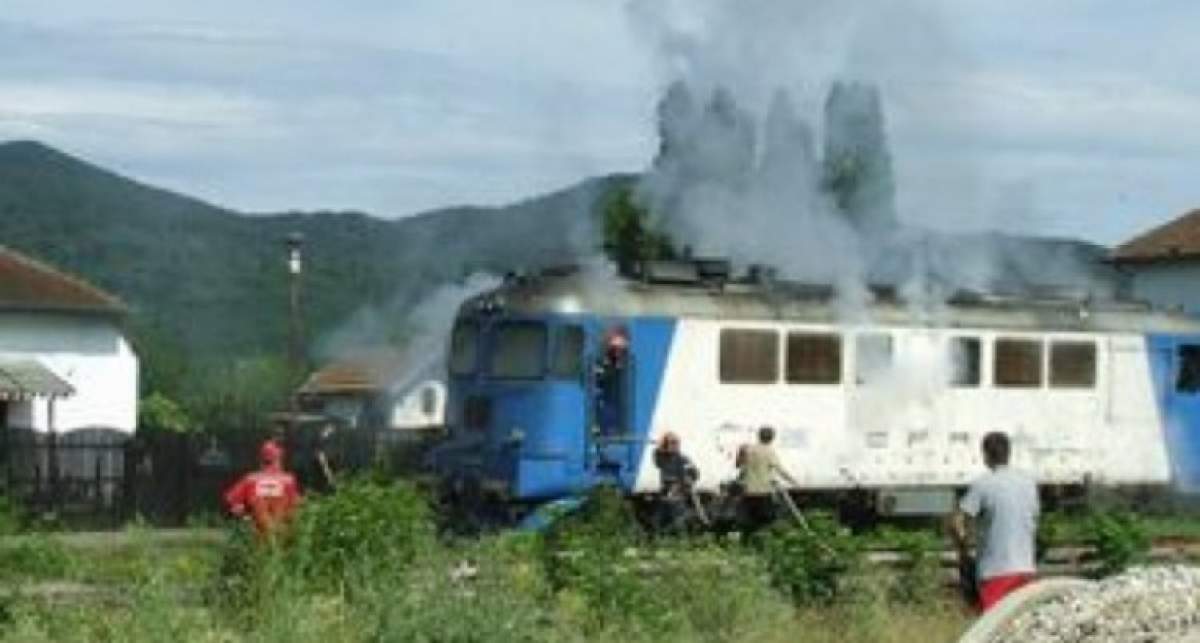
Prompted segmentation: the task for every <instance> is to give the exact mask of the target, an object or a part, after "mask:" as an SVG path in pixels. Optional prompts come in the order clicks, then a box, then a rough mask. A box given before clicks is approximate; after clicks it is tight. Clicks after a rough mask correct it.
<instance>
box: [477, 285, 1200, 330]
mask: <svg viewBox="0 0 1200 643" xmlns="http://www.w3.org/2000/svg"><path fill="white" fill-rule="evenodd" d="M871 293H872V296H870V297H869V298H870V299H871V301H870V303H868V304H865V305H863V306H861V307H860V308H859V309H857V310H855V309H852V308H849V307H848V306H846V305H845V304H844V303H840V302H838V301H837V300H836V298H835V297H834V293H833V291H832V289H831V288H829V287H828V286H814V285H811V284H795V283H753V282H725V283H719V282H709V283H704V284H678V283H646V282H643V281H638V280H633V279H626V278H621V277H611V276H596V275H590V274H587V273H582V272H571V273H566V274H554V275H542V276H537V277H522V278H517V279H510V280H508V281H507V282H506V283H505V284H504V285H502V286H500V287H499V288H497V289H495V290H493V291H490V292H487V293H484V294H482V295H479V296H477V297H475V298H473V299H472V300H470V301H468V302H467V303H466V304H464V305H463V309H462V311H463V312H464V313H465V314H469V313H470V311H471V310H475V309H479V308H480V307H481V306H487V305H499V306H501V307H502V308H503V310H504V311H505V312H506V313H508V314H516V315H542V314H547V313H559V314H590V315H598V316H601V317H642V316H660V317H684V318H693V319H717V320H741V321H794V322H805V323H817V324H833V325H881V326H909V327H951V328H1000V329H1011V330H1040V331H1064V332H1068V331H1076V332H1080V331H1083V332H1087V331H1091V332H1163V333H1200V319H1196V318H1192V317H1188V316H1186V315H1183V314H1180V313H1175V312H1170V311H1163V310H1155V309H1152V308H1151V307H1150V306H1148V305H1147V304H1145V303H1142V302H1131V301H1116V300H1089V299H1084V298H1067V297H1047V298H1032V297H1028V296H1025V297H1019V296H996V295H979V294H972V293H958V294H956V295H955V296H954V297H952V298H950V300H949V301H944V302H935V303H932V304H931V305H928V306H922V305H921V304H920V303H919V302H914V301H906V300H904V299H902V298H900V297H898V296H897V295H896V293H895V292H894V291H893V290H892V289H888V288H873V289H871Z"/></svg>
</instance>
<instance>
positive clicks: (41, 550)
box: [0, 534, 72, 580]
mask: <svg viewBox="0 0 1200 643" xmlns="http://www.w3.org/2000/svg"><path fill="white" fill-rule="evenodd" d="M71 566H72V565H71V555H70V553H69V552H67V549H66V547H64V546H63V544H62V543H60V542H58V541H57V540H54V539H53V538H51V537H49V536H46V535H43V534H34V535H29V536H21V537H20V539H19V540H16V541H14V542H12V543H5V544H3V545H2V546H0V580H13V579H30V578H62V577H63V576H65V575H66V574H67V572H68V571H70V569H71Z"/></svg>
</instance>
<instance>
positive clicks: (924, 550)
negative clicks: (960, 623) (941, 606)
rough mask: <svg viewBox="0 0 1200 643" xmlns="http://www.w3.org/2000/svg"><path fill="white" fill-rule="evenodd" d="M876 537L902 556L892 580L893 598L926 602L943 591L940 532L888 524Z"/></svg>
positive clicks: (888, 592) (902, 600) (877, 540)
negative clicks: (894, 526) (900, 527)
mask: <svg viewBox="0 0 1200 643" xmlns="http://www.w3.org/2000/svg"><path fill="white" fill-rule="evenodd" d="M874 540H875V542H876V543H877V544H879V545H882V546H884V547H887V548H888V549H893V550H895V551H896V552H897V553H899V554H900V555H901V560H900V563H899V565H898V566H897V568H896V574H895V576H894V577H893V578H892V579H891V580H890V582H889V583H888V591H887V598H888V599H889V600H891V601H893V602H898V603H912V604H924V603H929V602H931V601H933V600H934V599H935V598H936V597H937V596H938V595H939V594H940V590H941V580H942V576H941V560H940V556H941V552H942V540H941V538H939V537H938V535H937V534H936V533H934V532H931V531H928V530H900V529H895V528H892V527H884V528H882V529H880V530H879V532H877V533H876V534H875V537H874Z"/></svg>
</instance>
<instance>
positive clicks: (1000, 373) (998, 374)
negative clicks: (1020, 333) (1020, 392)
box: [992, 338, 1042, 388]
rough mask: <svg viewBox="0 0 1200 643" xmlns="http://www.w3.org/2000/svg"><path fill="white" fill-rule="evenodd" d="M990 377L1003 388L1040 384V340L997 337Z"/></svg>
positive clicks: (1037, 385)
mask: <svg viewBox="0 0 1200 643" xmlns="http://www.w3.org/2000/svg"><path fill="white" fill-rule="evenodd" d="M995 353H996V356H995V357H996V359H995V364H994V368H993V373H992V376H993V377H992V379H993V381H994V382H995V383H996V386H999V387H1004V388H1037V387H1039V386H1041V385H1042V342H1041V341H1040V340H1036V339H1013V338H1006V339H997V340H996V344H995Z"/></svg>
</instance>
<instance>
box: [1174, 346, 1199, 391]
mask: <svg viewBox="0 0 1200 643" xmlns="http://www.w3.org/2000/svg"><path fill="white" fill-rule="evenodd" d="M1175 390H1176V391H1178V392H1180V393H1200V344H1182V345H1180V347H1179V375H1178V377H1177V378H1176V379H1175Z"/></svg>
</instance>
